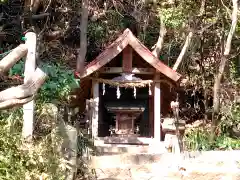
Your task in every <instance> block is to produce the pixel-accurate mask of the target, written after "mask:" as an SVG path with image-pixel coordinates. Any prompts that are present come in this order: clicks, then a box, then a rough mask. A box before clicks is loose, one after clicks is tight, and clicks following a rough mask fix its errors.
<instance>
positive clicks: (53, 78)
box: [0, 61, 87, 180]
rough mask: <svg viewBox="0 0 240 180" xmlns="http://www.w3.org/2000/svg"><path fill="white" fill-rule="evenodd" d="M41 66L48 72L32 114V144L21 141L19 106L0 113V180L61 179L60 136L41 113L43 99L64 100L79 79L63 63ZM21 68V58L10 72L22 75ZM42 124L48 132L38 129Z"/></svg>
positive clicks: (62, 173)
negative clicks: (34, 119) (34, 118)
mask: <svg viewBox="0 0 240 180" xmlns="http://www.w3.org/2000/svg"><path fill="white" fill-rule="evenodd" d="M40 67H41V69H42V70H43V71H44V72H45V73H46V74H47V75H48V79H47V81H46V82H45V84H44V85H43V86H42V88H41V89H40V91H39V92H38V94H37V96H36V100H37V106H36V111H35V116H36V123H38V124H37V127H35V131H36V132H35V133H36V134H37V135H35V136H36V137H35V138H34V142H33V144H32V145H31V146H29V147H24V145H26V144H25V143H24V144H23V143H22V140H21V137H22V135H21V132H22V117H23V111H22V109H16V110H11V111H10V110H6V111H1V113H0V179H3V180H19V179H20V180H22V179H29V180H30V179H31V180H39V179H40V177H42V178H43V179H47V180H61V179H64V174H65V173H66V168H67V167H66V163H65V162H64V161H63V156H62V155H61V151H60V149H61V148H59V147H60V146H61V144H62V140H63V138H62V137H61V136H60V135H58V134H56V133H55V131H54V129H53V126H52V124H53V119H52V118H51V117H50V116H49V115H48V114H46V112H43V106H44V105H45V104H46V102H53V101H55V100H58V101H66V100H67V95H68V94H69V93H70V91H71V90H73V89H74V88H77V87H79V82H78V81H77V80H76V79H75V78H74V73H73V71H71V70H69V69H67V68H66V67H64V66H61V65H58V64H53V63H45V64H42V65H41V66H40ZM23 69H24V62H23V61H20V62H18V63H17V64H15V66H13V68H12V69H11V70H10V73H9V75H10V76H13V75H19V76H21V77H24V75H23ZM40 121H41V122H40ZM45 121H46V122H45ZM39 124H40V125H39ZM41 125H44V126H46V127H45V129H47V131H44V132H42V131H41V132H37V131H38V130H39V128H41V127H40V126H41ZM41 130H42V129H41ZM80 140H81V139H80ZM86 143H87V141H86V140H85V141H84V143H83V144H81V143H80V145H79V149H82V151H83V149H84V148H86V146H85V147H83V145H86ZM82 164H84V163H82Z"/></svg>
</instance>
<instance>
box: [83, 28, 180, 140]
mask: <svg viewBox="0 0 240 180" xmlns="http://www.w3.org/2000/svg"><path fill="white" fill-rule="evenodd" d="M180 77H181V76H180V74H178V73H177V72H175V71H173V70H172V69H171V68H170V67H168V66H167V65H165V64H164V63H162V62H161V61H160V60H159V59H158V58H156V57H155V56H154V55H153V54H152V53H151V52H150V51H149V50H148V49H147V48H146V47H145V46H144V45H143V44H142V43H141V42H140V41H139V40H138V39H137V38H136V37H135V36H134V35H133V33H132V32H131V31H130V30H129V29H126V30H125V31H124V32H123V34H122V35H121V36H120V37H119V38H118V39H117V40H116V41H115V42H113V43H112V44H111V45H110V46H109V47H107V48H106V50H104V51H103V52H102V53H101V54H100V55H99V56H97V57H96V59H94V60H93V61H91V62H90V63H89V64H88V65H87V66H86V67H85V69H84V72H83V74H82V75H81V76H80V79H81V83H80V84H81V92H80V93H81V98H82V99H81V105H82V108H81V109H82V111H84V109H85V106H86V102H87V105H88V107H89V109H88V112H89V119H90V124H91V131H92V135H93V136H94V137H95V138H98V137H107V138H110V139H111V137H112V138H114V139H116V138H118V142H119V143H121V141H124V142H125V143H126V142H128V141H126V139H129V138H133V137H135V140H136V141H137V140H138V138H151V137H154V138H155V139H157V140H159V141H160V140H161V139H162V137H161V118H164V117H165V116H167V115H168V114H169V113H170V111H171V108H170V103H171V101H173V100H175V95H176V93H174V89H175V87H176V86H178V82H179V80H180Z"/></svg>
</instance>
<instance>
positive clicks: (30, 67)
mask: <svg viewBox="0 0 240 180" xmlns="http://www.w3.org/2000/svg"><path fill="white" fill-rule="evenodd" d="M25 37H26V45H27V47H28V53H27V57H26V62H25V71H24V83H26V82H27V81H28V80H29V79H30V78H31V76H32V75H33V73H34V71H35V68H36V41H37V37H36V33H33V32H28V33H26V35H25ZM33 121H34V100H32V101H30V102H28V103H27V104H24V105H23V129H22V136H23V139H25V140H27V141H31V140H32V134H33Z"/></svg>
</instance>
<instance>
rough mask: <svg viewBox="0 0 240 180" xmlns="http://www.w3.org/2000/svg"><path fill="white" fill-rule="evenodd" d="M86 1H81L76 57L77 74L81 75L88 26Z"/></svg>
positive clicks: (85, 51) (87, 3)
mask: <svg viewBox="0 0 240 180" xmlns="http://www.w3.org/2000/svg"><path fill="white" fill-rule="evenodd" d="M88 5H89V2H88V0H82V14H81V25H80V30H81V33H80V48H79V49H78V56H77V72H80V73H82V72H83V69H84V62H85V57H86V53H87V24H88Z"/></svg>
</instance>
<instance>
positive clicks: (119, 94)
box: [117, 86, 121, 99]
mask: <svg viewBox="0 0 240 180" xmlns="http://www.w3.org/2000/svg"><path fill="white" fill-rule="evenodd" d="M120 96H121V92H120V88H119V86H118V87H117V98H118V99H120Z"/></svg>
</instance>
